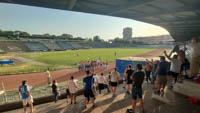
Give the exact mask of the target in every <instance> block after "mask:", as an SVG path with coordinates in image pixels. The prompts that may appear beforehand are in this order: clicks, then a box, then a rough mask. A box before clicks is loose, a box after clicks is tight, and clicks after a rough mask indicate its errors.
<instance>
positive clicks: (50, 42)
mask: <svg viewBox="0 0 200 113" xmlns="http://www.w3.org/2000/svg"><path fill="white" fill-rule="evenodd" d="M40 42H41V43H42V44H44V45H45V46H46V47H47V48H48V49H49V50H52V51H54V50H63V49H62V48H60V47H59V46H58V45H57V43H56V42H55V41H53V40H42V41H40Z"/></svg>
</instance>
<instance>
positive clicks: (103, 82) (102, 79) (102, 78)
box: [98, 75, 105, 84]
mask: <svg viewBox="0 0 200 113" xmlns="http://www.w3.org/2000/svg"><path fill="white" fill-rule="evenodd" d="M98 83H99V84H105V80H104V77H103V76H101V75H100V76H99V79H98Z"/></svg>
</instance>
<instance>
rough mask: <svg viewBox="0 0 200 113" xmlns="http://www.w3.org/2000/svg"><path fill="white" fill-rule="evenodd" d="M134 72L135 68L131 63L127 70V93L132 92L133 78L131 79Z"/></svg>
mask: <svg viewBox="0 0 200 113" xmlns="http://www.w3.org/2000/svg"><path fill="white" fill-rule="evenodd" d="M133 73H134V70H133V68H132V66H131V65H128V70H127V71H126V77H127V78H126V79H127V86H128V88H127V92H126V93H127V94H131V84H132V82H133V81H132V80H131V76H132V75H133Z"/></svg>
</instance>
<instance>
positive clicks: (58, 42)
mask: <svg viewBox="0 0 200 113" xmlns="http://www.w3.org/2000/svg"><path fill="white" fill-rule="evenodd" d="M56 43H57V44H58V45H59V46H60V47H61V48H62V49H64V50H67V49H73V47H72V46H71V44H69V43H67V42H66V41H56Z"/></svg>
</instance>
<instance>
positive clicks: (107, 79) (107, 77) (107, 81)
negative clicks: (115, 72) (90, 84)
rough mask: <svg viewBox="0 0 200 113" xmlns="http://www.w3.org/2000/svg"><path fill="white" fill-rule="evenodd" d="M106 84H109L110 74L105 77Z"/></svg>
mask: <svg viewBox="0 0 200 113" xmlns="http://www.w3.org/2000/svg"><path fill="white" fill-rule="evenodd" d="M104 80H105V84H109V74H108V75H106V76H104Z"/></svg>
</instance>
